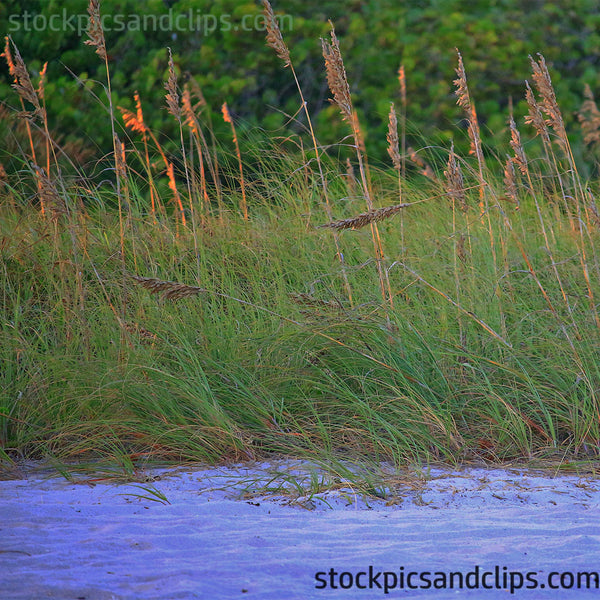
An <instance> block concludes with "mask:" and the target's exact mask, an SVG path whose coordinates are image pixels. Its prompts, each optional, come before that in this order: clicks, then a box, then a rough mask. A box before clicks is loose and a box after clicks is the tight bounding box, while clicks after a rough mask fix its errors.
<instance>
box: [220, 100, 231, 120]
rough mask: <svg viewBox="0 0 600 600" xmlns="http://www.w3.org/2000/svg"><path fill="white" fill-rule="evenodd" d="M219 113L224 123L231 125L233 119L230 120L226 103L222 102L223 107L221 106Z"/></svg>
mask: <svg viewBox="0 0 600 600" xmlns="http://www.w3.org/2000/svg"><path fill="white" fill-rule="evenodd" d="M221 112H222V113H223V121H225V123H231V124H233V119H232V118H231V114H230V113H229V108H228V106H227V102H223V106H221Z"/></svg>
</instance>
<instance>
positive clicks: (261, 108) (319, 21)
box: [0, 0, 600, 159]
mask: <svg viewBox="0 0 600 600" xmlns="http://www.w3.org/2000/svg"><path fill="white" fill-rule="evenodd" d="M273 8H274V10H275V11H276V13H277V14H279V15H288V16H289V17H291V19H288V20H287V21H282V30H283V35H284V39H285V40H286V42H287V44H288V46H289V47H290V49H291V54H292V60H293V61H294V65H295V67H296V69H297V71H298V74H299V78H300V81H301V84H302V86H303V89H304V92H305V95H306V97H307V98H308V101H309V104H310V110H311V113H312V114H313V115H315V116H316V120H317V123H318V132H319V136H320V139H321V140H322V141H323V142H324V143H335V142H338V141H339V140H340V139H341V138H342V137H343V136H344V135H346V134H347V128H346V126H345V125H344V124H342V123H341V121H340V119H339V118H338V115H337V109H336V108H335V107H333V106H331V105H329V104H328V102H327V99H328V97H329V92H328V89H327V84H326V80H325V76H324V72H323V60H322V56H321V51H320V44H319V37H325V36H326V35H327V33H328V31H329V26H328V23H327V20H328V19H329V18H331V20H332V21H333V22H334V24H335V27H336V31H337V34H338V37H339V38H340V40H341V48H342V52H343V54H344V59H345V63H346V69H347V72H348V78H349V81H350V84H351V89H352V92H353V94H354V98H355V103H356V106H357V108H358V110H359V113H360V114H361V117H362V123H363V127H365V129H366V133H367V144H368V147H369V152H370V154H371V157H372V158H381V159H385V132H386V129H387V123H386V121H387V113H388V110H389V102H390V101H392V100H396V101H398V99H399V98H398V96H399V91H398V81H397V77H396V73H397V69H398V67H399V65H400V64H401V63H402V64H404V66H405V69H406V75H407V86H408V110H407V119H408V121H409V134H411V133H412V135H409V143H410V144H412V145H414V146H417V147H420V146H421V145H423V144H422V143H419V141H418V139H415V138H419V139H422V138H425V139H427V140H428V141H439V142H447V141H448V140H449V139H450V138H452V137H453V136H454V135H455V132H456V129H455V127H456V124H457V123H458V122H460V120H461V113H460V110H459V109H458V107H457V106H456V104H455V97H454V95H453V86H452V80H453V79H454V76H455V73H454V68H455V66H456V52H455V48H459V49H460V51H461V53H462V54H463V57H464V60H465V66H466V69H467V75H468V79H469V85H470V89H471V94H472V96H473V98H474V100H475V103H476V105H477V109H478V113H479V117H480V120H481V124H482V133H483V136H484V142H485V143H490V144H492V145H493V144H494V142H496V141H498V140H499V139H502V140H503V141H505V140H506V118H507V113H508V103H509V99H512V101H513V103H514V106H515V112H516V114H517V116H519V115H521V116H522V115H523V114H524V113H525V111H526V108H525V103H524V100H523V92H524V80H525V79H527V78H528V77H529V76H530V68H529V60H528V55H529V54H535V53H536V52H541V53H543V54H544V56H545V57H546V60H547V63H548V65H549V66H550V69H551V73H552V75H553V81H554V84H555V88H556V91H557V96H558V99H559V103H560V105H561V108H562V110H563V113H564V116H565V120H566V122H567V125H569V124H570V123H571V124H572V123H573V122H574V121H576V111H577V110H578V109H579V107H580V105H581V102H582V98H583V87H584V84H585V83H588V84H589V85H590V86H591V88H592V90H593V91H595V92H597V91H598V89H599V88H600V5H599V4H598V2H597V1H596V0H562V1H559V2H552V3H549V2H544V1H537V0H526V1H515V0H495V1H494V0H491V1H490V0H486V1H477V0H468V1H460V0H429V1H425V0H423V1H405V2H397V1H395V0H372V1H370V2H359V1H351V2H336V1H332V0H274V1H273ZM86 9H87V1H86V0H64V1H60V2H59V1H57V0H33V1H27V2H22V1H19V0H5V1H4V2H2V3H0V33H2V34H3V35H5V34H10V35H11V36H12V37H13V39H14V41H15V42H16V44H17V46H18V47H19V49H20V51H21V54H22V56H23V58H24V59H25V62H26V63H27V65H28V67H29V69H30V71H31V72H32V73H34V74H35V73H36V71H39V69H40V68H41V66H42V65H43V62H44V61H48V62H49V67H48V75H49V76H48V84H47V91H46V98H47V105H48V110H49V114H50V115H51V121H52V124H53V126H54V129H55V131H57V132H58V133H59V134H61V135H62V136H63V138H66V139H69V138H73V137H79V138H81V137H82V136H83V138H84V139H85V143H86V145H87V146H88V148H90V149H96V150H97V151H98V153H104V152H107V151H110V149H111V141H110V126H109V120H108V119H106V118H105V112H106V109H105V108H104V106H103V105H102V103H100V102H98V101H97V100H96V99H95V97H94V94H95V95H97V96H99V97H101V98H104V96H103V94H102V89H101V87H100V84H101V83H102V82H105V81H106V75H105V72H104V65H103V64H102V62H101V61H100V60H99V59H98V57H97V56H96V55H95V54H94V51H93V48H91V47H89V46H85V45H84V44H83V40H84V39H86V36H85V34H83V35H82V36H81V37H79V36H78V34H77V31H73V30H72V29H73V26H67V27H65V28H64V30H59V31H51V30H50V29H49V28H46V29H45V30H44V29H43V28H41V27H39V26H40V25H42V24H43V23H44V20H43V19H44V18H45V19H49V18H50V16H51V15H52V14H58V15H62V14H63V11H64V14H65V15H67V18H68V17H69V16H71V15H82V16H87V12H86ZM25 11H27V12H28V13H29V15H30V16H29V19H30V21H29V22H30V24H31V23H32V18H33V15H34V14H37V15H42V16H38V17H37V21H33V23H34V24H37V25H38V26H37V27H36V29H41V30H39V31H25V28H24V26H23V25H24V13H25ZM140 11H143V13H144V14H146V15H157V16H158V15H168V14H169V11H171V14H172V15H173V16H177V15H178V14H181V13H183V14H187V13H188V11H192V13H193V14H194V15H195V16H199V17H200V19H201V22H202V23H206V22H207V19H208V18H212V19H217V20H218V21H219V23H225V26H224V27H217V29H216V30H215V31H212V32H207V31H195V32H190V31H177V32H176V31H172V30H165V31H156V32H153V31H139V30H135V28H130V29H128V30H126V31H108V30H107V31H106V40H107V48H108V51H109V54H110V60H111V71H112V77H113V90H114V103H115V105H120V106H124V107H128V108H133V100H132V97H133V93H134V91H135V90H139V92H140V94H141V96H142V102H143V106H144V110H145V116H146V120H147V122H148V124H149V125H150V126H151V127H152V128H153V129H154V130H155V131H163V132H167V134H169V132H171V133H172V134H173V133H174V129H173V128H174V123H173V122H172V119H169V118H168V115H167V113H166V110H165V109H164V99H163V96H162V94H160V93H157V91H158V90H160V89H161V86H162V82H163V81H164V80H165V79H166V71H167V57H168V54H167V50H166V48H167V47H171V48H172V50H173V54H174V57H175V61H176V65H177V67H178V69H179V70H180V73H179V74H180V76H181V77H182V78H183V79H185V78H186V77H189V76H193V77H194V78H196V80H197V82H198V83H199V84H200V86H201V88H202V90H203V93H204V95H205V97H206V99H207V101H208V104H209V106H210V109H211V110H212V111H213V112H214V113H215V114H214V115H213V116H214V117H215V118H214V119H213V121H214V123H215V125H216V127H215V129H216V133H217V134H218V133H219V128H220V127H222V128H223V132H226V128H225V126H224V125H223V124H221V122H220V118H217V117H219V115H218V113H219V110H220V106H221V104H222V103H223V102H224V101H227V103H228V105H229V107H230V110H231V112H232V113H233V114H234V116H235V117H236V120H237V122H238V123H239V127H242V128H246V129H251V128H256V127H260V128H264V129H265V130H266V131H267V132H269V133H274V134H275V135H277V134H281V133H282V129H281V128H282V127H284V126H285V125H286V123H288V118H287V116H286V115H294V114H296V112H297V111H298V108H299V100H298V96H297V91H296V89H295V86H294V83H293V79H292V77H291V74H290V73H289V72H288V71H287V70H285V69H283V67H282V63H281V61H280V60H279V59H278V58H277V57H276V56H275V54H274V52H273V51H272V50H271V49H270V48H268V47H266V45H265V40H264V31H262V30H261V29H262V27H261V24H262V22H261V20H260V18H258V20H257V21H256V25H257V26H256V27H253V28H252V30H249V31H248V30H242V29H241V27H240V26H239V25H240V24H241V23H242V19H243V18H244V15H256V16H259V15H260V14H261V8H260V6H259V3H258V2H244V1H239V0H216V1H212V0H211V1H210V2H209V1H206V0H176V1H172V0H149V1H148V2H145V3H139V2H133V1H132V0H102V2H101V12H102V14H103V15H116V14H122V15H127V17H126V18H129V17H131V16H132V15H137V14H139V13H140ZM72 22H74V21H72ZM110 22H111V21H110V20H108V21H107V23H110ZM251 22H252V20H251ZM55 23H56V21H55ZM290 24H291V27H290ZM30 29H31V27H30ZM55 29H57V28H55ZM0 69H1V72H0V94H1V97H2V99H3V101H4V102H6V103H8V104H10V105H12V106H15V107H17V106H18V101H17V98H16V96H15V94H14V93H13V92H12V91H11V90H10V80H9V77H8V73H7V70H6V65H4V64H3V65H2V66H1V67H0ZM77 78H79V79H80V81H81V82H82V83H78V82H77ZM90 91H91V92H93V94H91V93H90ZM103 101H104V100H103ZM292 125H294V124H292ZM295 127H296V128H298V127H299V124H297V123H296V124H295ZM572 130H573V131H575V132H576V131H577V129H576V128H572ZM576 135H577V134H576ZM241 137H242V138H243V137H244V136H241Z"/></svg>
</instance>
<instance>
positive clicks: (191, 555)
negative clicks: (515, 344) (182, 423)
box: [0, 461, 600, 600]
mask: <svg viewBox="0 0 600 600" xmlns="http://www.w3.org/2000/svg"><path fill="white" fill-rule="evenodd" d="M20 477H21V478H19V479H8V480H5V481H0V597H1V598H2V599H5V600H26V599H27V600H31V599H36V600H37V599H42V598H44V599H48V598H51V599H53V600H59V599H60V600H83V599H85V600H109V599H127V600H141V599H148V600H154V599H161V600H162V599H165V600H173V599H187V598H206V599H213V598H214V599H218V598H240V599H241V598H256V599H272V600H281V599H305V598H323V599H325V598H327V599H329V598H336V599H337V598H348V599H351V598H384V597H391V598H435V599H436V600H437V599H439V598H456V597H460V598H462V597H468V598H510V597H516V598H532V599H533V598H598V597H600V589H597V587H596V585H595V583H594V580H593V576H594V575H595V574H596V573H598V572H599V571H600V561H599V557H600V479H596V478H590V477H585V476H575V475H569V476H553V475H552V473H548V472H547V471H546V472H537V471H526V470H518V469H509V470H502V469H485V468H470V469H460V470H452V469H446V468H440V467H436V468H431V469H424V470H423V471H422V472H420V473H419V472H410V473H409V472H406V473H398V474H397V476H396V477H392V478H391V479H390V482H391V483H390V486H389V488H388V489H387V491H386V494H387V495H386V498H384V499H372V498H365V497H362V496H360V495H356V494H355V493H354V491H353V490H352V488H351V486H350V485H348V484H346V483H344V481H342V480H340V481H339V482H338V483H337V485H334V486H333V489H330V490H329V491H323V492H321V493H319V492H318V490H319V477H322V474H320V473H319V471H318V470H316V469H315V468H312V467H311V466H310V465H307V464H306V463H301V462H294V461H288V462H285V463H273V464H267V463H261V464H253V465H235V466H229V467H219V468H201V467H198V468H192V467H189V466H186V467H185V468H183V467H180V468H165V469H150V470H148V471H145V472H144V473H141V474H140V477H139V481H138V482H137V483H135V482H134V483H121V484H120V483H118V482H115V481H114V480H111V479H110V478H106V475H104V476H103V475H102V474H99V475H98V476H93V475H89V474H88V475H85V476H75V478H74V479H73V480H71V481H69V480H67V479H65V478H64V477H58V476H57V475H56V473H54V474H53V476H52V477H50V472H49V471H48V472H46V471H43V470H40V469H39V468H31V469H27V468H25V469H23V470H22V472H21V475H20ZM282 486H283V487H286V488H287V489H288V490H289V492H288V493H287V494H283V493H282ZM311 490H312V492H311ZM315 490H316V493H315ZM451 572H452V573H453V576H452V577H453V579H452V582H451V581H450V575H449V574H450V573H451ZM585 573H587V575H585ZM578 574H579V575H578ZM578 577H579V580H580V584H581V582H583V583H585V581H586V580H587V581H590V582H591V587H592V589H589V590H587V589H576V588H577V585H578V583H577V579H578ZM461 578H462V582H461V581H460V579H461ZM450 583H453V588H452V589H450V588H449V585H450ZM459 584H462V589H460V585H459ZM553 586H557V588H556V589H552V587H553ZM511 587H512V590H511ZM386 588H387V589H386ZM444 588H446V589H444Z"/></svg>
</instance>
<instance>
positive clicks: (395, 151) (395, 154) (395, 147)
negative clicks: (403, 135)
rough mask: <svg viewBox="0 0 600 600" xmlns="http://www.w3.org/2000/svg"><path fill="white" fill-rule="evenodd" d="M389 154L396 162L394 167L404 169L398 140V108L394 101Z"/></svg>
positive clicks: (388, 136) (390, 120)
mask: <svg viewBox="0 0 600 600" xmlns="http://www.w3.org/2000/svg"><path fill="white" fill-rule="evenodd" d="M387 141H388V149H387V151H388V154H389V155H390V158H391V159H392V162H393V163H394V168H395V169H396V170H397V171H400V170H401V169H402V159H401V158H400V150H399V142H398V118H397V117H396V109H395V107H394V103H393V102H392V104H391V106H390V114H389V118H388V134H387Z"/></svg>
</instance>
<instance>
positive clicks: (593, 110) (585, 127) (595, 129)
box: [577, 83, 600, 146]
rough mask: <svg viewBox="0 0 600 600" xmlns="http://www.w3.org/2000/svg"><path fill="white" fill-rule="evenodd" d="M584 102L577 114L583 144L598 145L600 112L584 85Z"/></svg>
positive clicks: (586, 85)
mask: <svg viewBox="0 0 600 600" xmlns="http://www.w3.org/2000/svg"><path fill="white" fill-rule="evenodd" d="M583 95H584V96H585V100H584V102H583V104H582V105H581V110H580V111H579V113H578V115H577V116H578V118H579V122H580V123H581V130H582V131H583V142H584V143H585V144H586V145H588V146H599V145H600V110H598V105H597V104H596V101H595V100H594V94H592V90H591V89H590V86H589V85H588V84H587V83H586V84H585V89H584V92H583Z"/></svg>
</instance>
